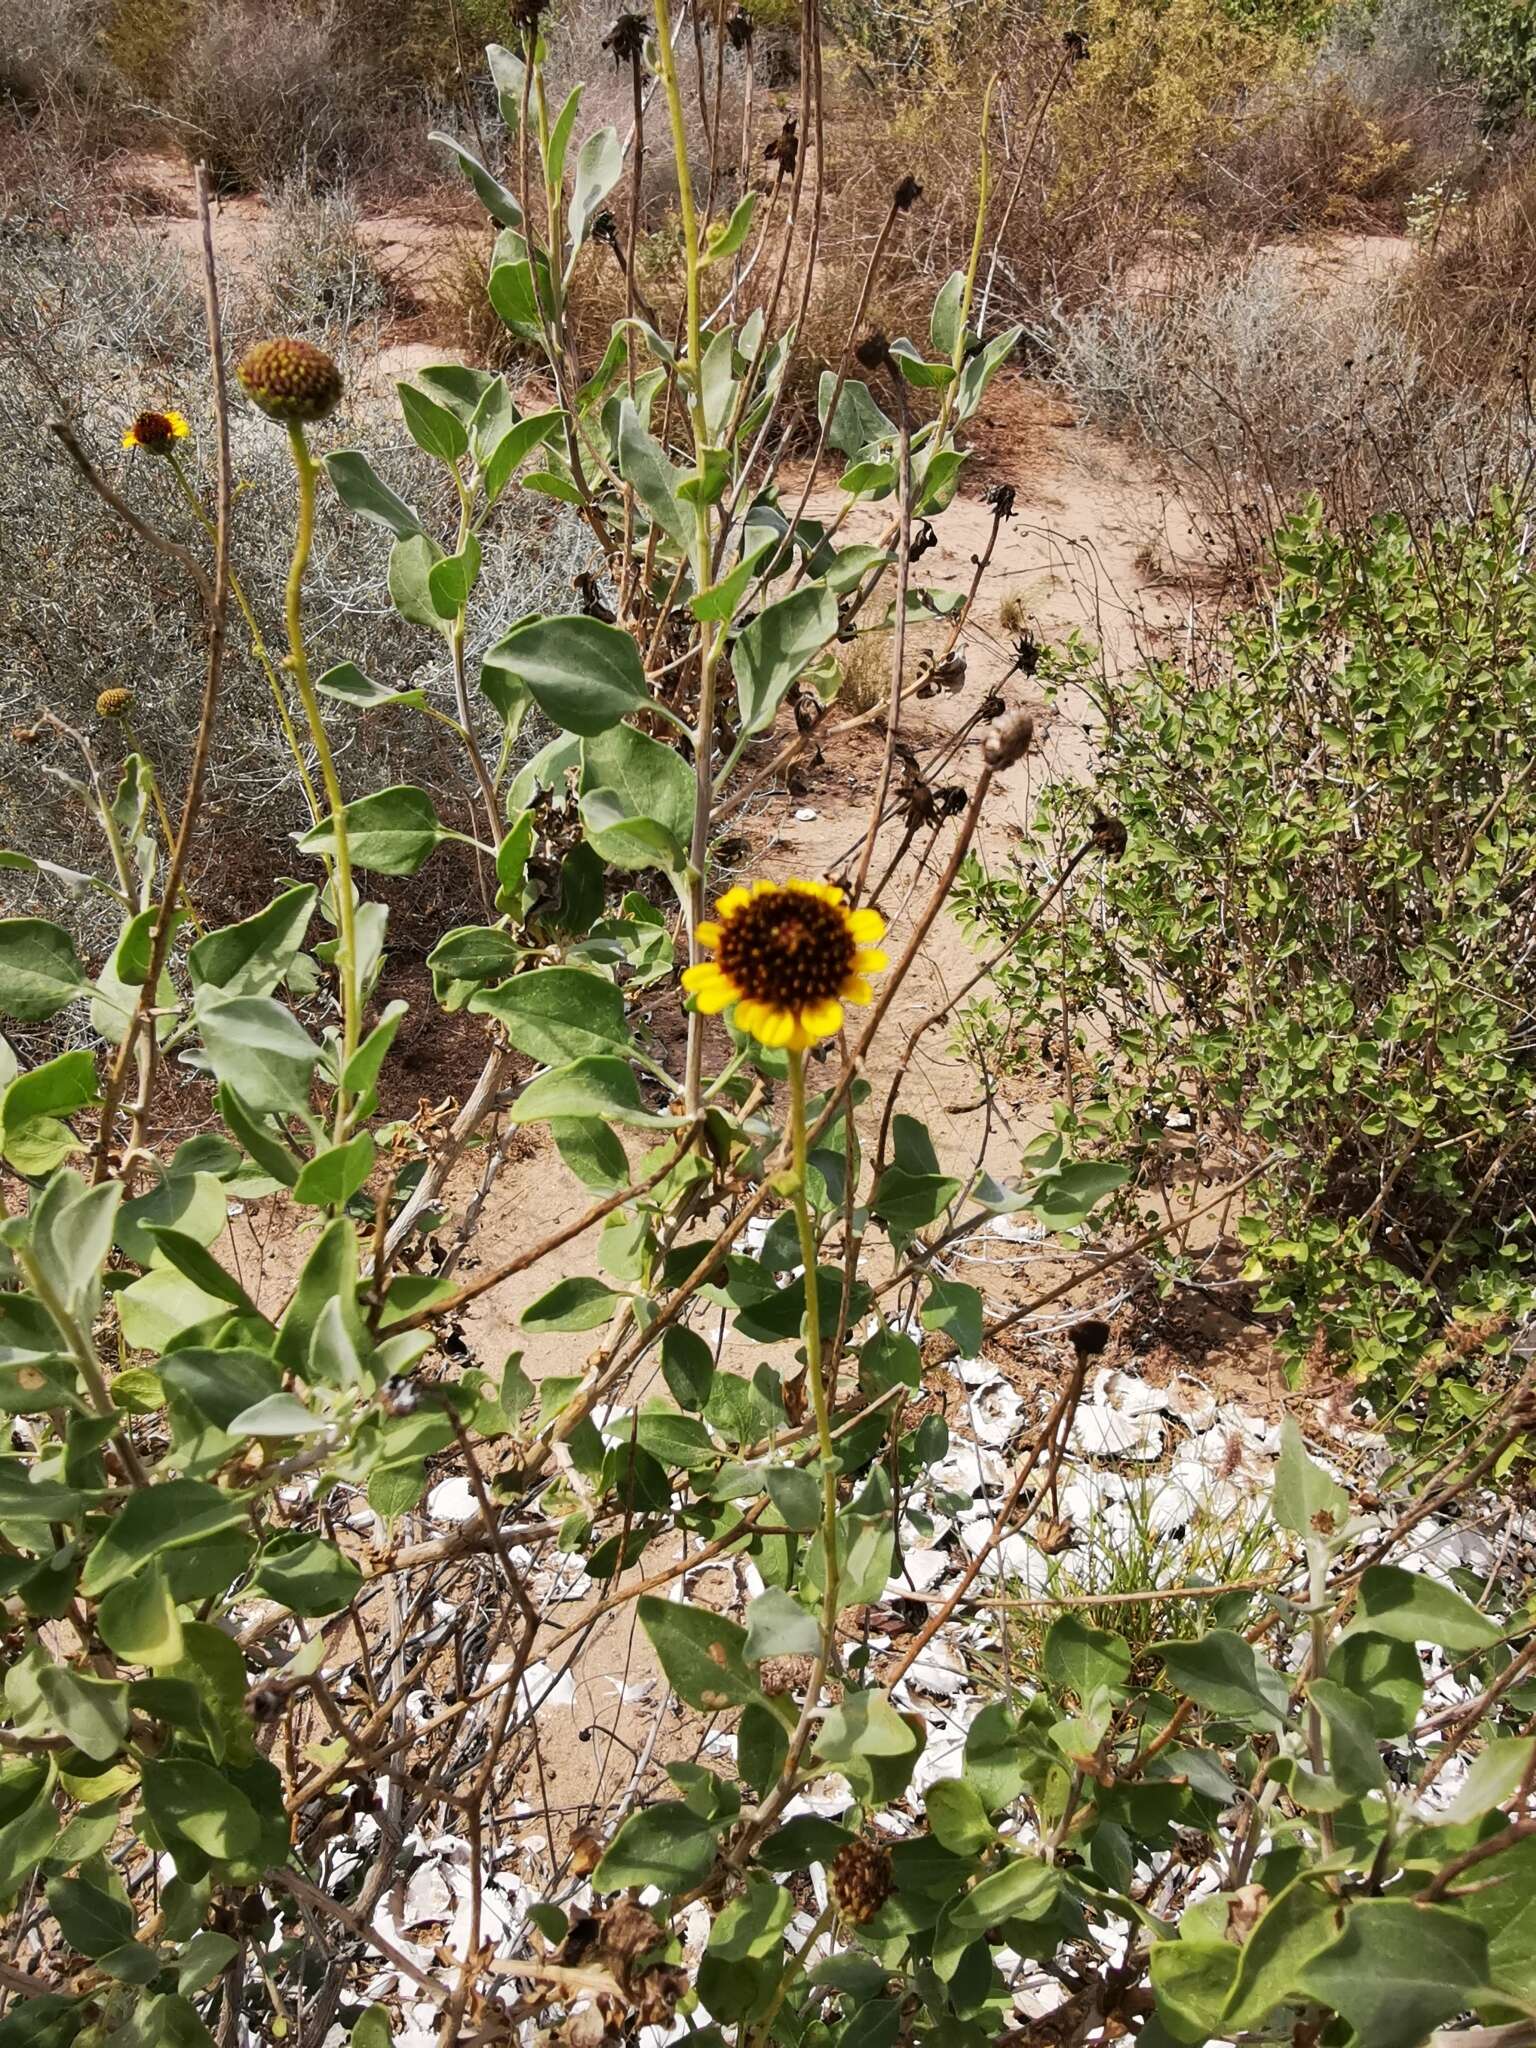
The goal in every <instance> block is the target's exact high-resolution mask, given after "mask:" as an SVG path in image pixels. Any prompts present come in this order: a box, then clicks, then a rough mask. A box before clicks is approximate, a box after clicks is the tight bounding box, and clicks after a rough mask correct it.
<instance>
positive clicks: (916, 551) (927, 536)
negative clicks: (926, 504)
mask: <svg viewBox="0 0 1536 2048" xmlns="http://www.w3.org/2000/svg"><path fill="white" fill-rule="evenodd" d="M938 544H939V536H938V535H937V534H936V533H935V532H934V530H933V522H932V521H931V520H928V519H920V520H919V521H918V523H917V531H916V533H914V534H913V536H912V545H911V546H910V547H909V548H908V549H907V560H908V561H909V562H920V561H921V560H922V559H923V557H924V555H926V554H927V552H928V550H929V549H930V548H936V547H937V546H938Z"/></svg>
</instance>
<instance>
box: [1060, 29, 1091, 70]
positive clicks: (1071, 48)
mask: <svg viewBox="0 0 1536 2048" xmlns="http://www.w3.org/2000/svg"><path fill="white" fill-rule="evenodd" d="M1061 47H1062V48H1063V49H1064V50H1065V51H1066V53H1067V56H1068V58H1069V60H1070V61H1071V62H1072V63H1074V64H1083V63H1086V61H1087V58H1088V38H1087V37H1086V36H1085V35H1084V34H1083V32H1082V30H1081V29H1078V28H1069V29H1068V30H1067V32H1066V34H1065V35H1064V36H1063V37H1062V39H1061Z"/></svg>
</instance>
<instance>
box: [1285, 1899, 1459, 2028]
mask: <svg viewBox="0 0 1536 2048" xmlns="http://www.w3.org/2000/svg"><path fill="white" fill-rule="evenodd" d="M1488 1968H1489V1965H1488V1938H1487V1936H1486V1935H1485V1934H1484V1932H1483V1930H1482V1928H1481V1927H1479V1926H1477V1925H1476V1924H1475V1923H1473V1922H1471V1921H1469V1920H1468V1919H1466V1918H1465V1916H1464V1915H1462V1914H1461V1913H1458V1912H1453V1911H1451V1910H1450V1909H1449V1908H1447V1907H1444V1906H1419V1905H1415V1904H1414V1903H1413V1901H1412V1900H1410V1899H1356V1900H1354V1901H1353V1902H1352V1903H1351V1905H1350V1907H1349V1911H1348V1914H1347V1916H1346V1918H1345V1922H1344V1932H1343V1933H1342V1934H1341V1935H1340V1936H1339V1938H1338V1940H1337V1941H1336V1942H1334V1944H1333V1946H1332V1947H1331V1948H1328V1949H1325V1950H1324V1951H1323V1952H1322V1954H1321V1955H1318V1956H1314V1957H1313V1959H1312V1960H1311V1961H1310V1962H1309V1963H1308V1964H1307V1966H1306V1968H1305V1970H1304V1971H1303V1973H1302V1975H1301V1978H1300V1980H1299V1984H1298V1987H1297V1988H1298V1989H1299V1990H1300V1991H1302V1992H1304V1993H1305V1994H1307V1995H1309V1996H1310V1997H1312V1998H1315V1999H1317V2000H1319V2001H1320V2002H1321V2003H1322V2004H1323V2005H1325V2006H1328V2007H1329V2008H1330V2009H1331V2010H1332V2011H1334V2012H1336V2013H1338V2014H1339V2015H1340V2016H1341V2017H1342V2018H1343V2019H1345V2020H1347V2021H1348V2023H1349V2025H1350V2026H1351V2027H1352V2028H1353V2029H1354V2042H1355V2044H1357V2048H1414V2044H1415V2043H1417V2042H1420V2041H1423V2040H1424V2039H1425V2038H1426V2037H1427V2036H1428V2035H1429V2034H1431V2033H1432V2032H1433V2031H1434V2029H1435V2028H1436V2027H1437V2026H1439V2025H1440V2023H1441V2022H1442V2021H1443V2020H1449V2019H1451V2018H1453V2017H1454V2016H1455V2014H1457V2013H1459V2012H1461V2011H1462V2010H1463V2009H1464V2008H1465V2007H1467V2006H1469V2005H1475V2004H1476V2003H1477V2002H1478V2000H1479V1998H1480V1997H1481V1996H1483V1995H1485V1994H1486V1992H1487V1990H1488V1988H1489V1986H1488Z"/></svg>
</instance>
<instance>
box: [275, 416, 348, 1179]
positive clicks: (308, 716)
mask: <svg viewBox="0 0 1536 2048" xmlns="http://www.w3.org/2000/svg"><path fill="white" fill-rule="evenodd" d="M288 445H289V448H290V449H291V450H292V453H293V467H294V471H295V473H296V475H297V477H298V483H299V519H298V525H297V527H296V529H295V531H294V537H293V559H292V561H291V562H290V563H289V565H288V585H287V591H286V595H285V600H284V617H285V620H286V622H287V627H288V671H289V673H290V675H292V677H293V683H294V688H295V689H296V690H297V691H298V693H299V702H300V703H301V704H302V705H303V707H304V718H305V721H306V723H307V724H308V726H309V737H310V740H311V742H312V744H313V746H314V749H315V758H316V760H317V761H318V763H319V767H320V780H321V782H322V783H323V784H324V785H325V796H326V802H327V803H328V804H329V805H330V807H331V837H332V839H333V841H334V843H335V854H336V871H335V873H334V874H333V876H332V877H331V894H332V896H333V898H334V899H335V909H336V930H337V934H338V937H339V939H340V944H339V946H338V947H337V951H336V970H337V975H338V978H339V980H340V982H341V1020H342V1021H341V1052H342V1057H341V1065H342V1072H343V1074H344V1073H345V1071H346V1064H347V1061H348V1060H350V1059H351V1057H352V1055H353V1053H354V1052H356V1050H357V1033H358V1010H359V1008H360V1004H359V1001H358V987H357V915H356V906H355V905H354V903H353V901H352V853H351V849H350V847H349V846H348V843H347V824H346V819H345V817H344V816H343V813H344V811H345V809H346V799H345V798H344V797H343V796H342V793H341V780H340V777H339V776H338V775H337V773H336V762H335V759H334V757H333V756H332V753H331V743H330V740H329V739H328V738H327V737H326V731H325V721H324V720H323V719H322V718H321V716H320V700H319V698H318V697H317V696H316V695H315V686H314V684H313V683H312V682H311V681H310V678H309V656H308V654H307V653H306V651H305V647H304V572H305V571H306V569H307V568H308V567H309V551H310V548H311V547H312V545H313V544H314V538H315V477H316V470H315V465H314V462H313V460H312V458H311V456H310V452H309V444H308V443H307V442H306V441H305V439H304V428H303V425H302V423H301V422H300V421H298V420H290V421H289V423H288ZM346 1123H347V1091H346V1087H345V1084H344V1082H338V1084H337V1089H336V1135H337V1137H338V1138H339V1137H340V1136H341V1135H342V1133H343V1132H344V1131H345V1129H346Z"/></svg>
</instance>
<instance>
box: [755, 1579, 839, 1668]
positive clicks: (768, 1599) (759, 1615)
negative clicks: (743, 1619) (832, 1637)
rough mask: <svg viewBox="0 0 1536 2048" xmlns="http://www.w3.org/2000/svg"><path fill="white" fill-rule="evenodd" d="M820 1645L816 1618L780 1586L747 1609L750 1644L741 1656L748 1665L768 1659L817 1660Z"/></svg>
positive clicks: (763, 1593) (773, 1587)
mask: <svg viewBox="0 0 1536 2048" xmlns="http://www.w3.org/2000/svg"><path fill="white" fill-rule="evenodd" d="M820 1641H821V1630H820V1628H819V1627H818V1625H817V1622H816V1617H815V1615H813V1614H807V1613H806V1611H805V1609H804V1608H803V1607H802V1606H801V1605H800V1602H799V1601H798V1600H796V1599H794V1598H793V1597H792V1596H791V1595H790V1594H788V1593H786V1592H784V1591H783V1590H782V1589H781V1588H780V1587H778V1586H770V1587H768V1589H767V1591H766V1592H762V1593H759V1594H758V1595H757V1597H756V1599H754V1600H752V1601H749V1603H748V1605H747V1640H746V1646H745V1648H744V1650H743V1652H742V1654H743V1656H744V1657H745V1658H746V1660H747V1662H748V1663H749V1664H761V1663H762V1661H763V1659H764V1658H765V1657H808V1656H814V1654H815V1652H816V1648H817V1646H818V1644H819V1643H820Z"/></svg>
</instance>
